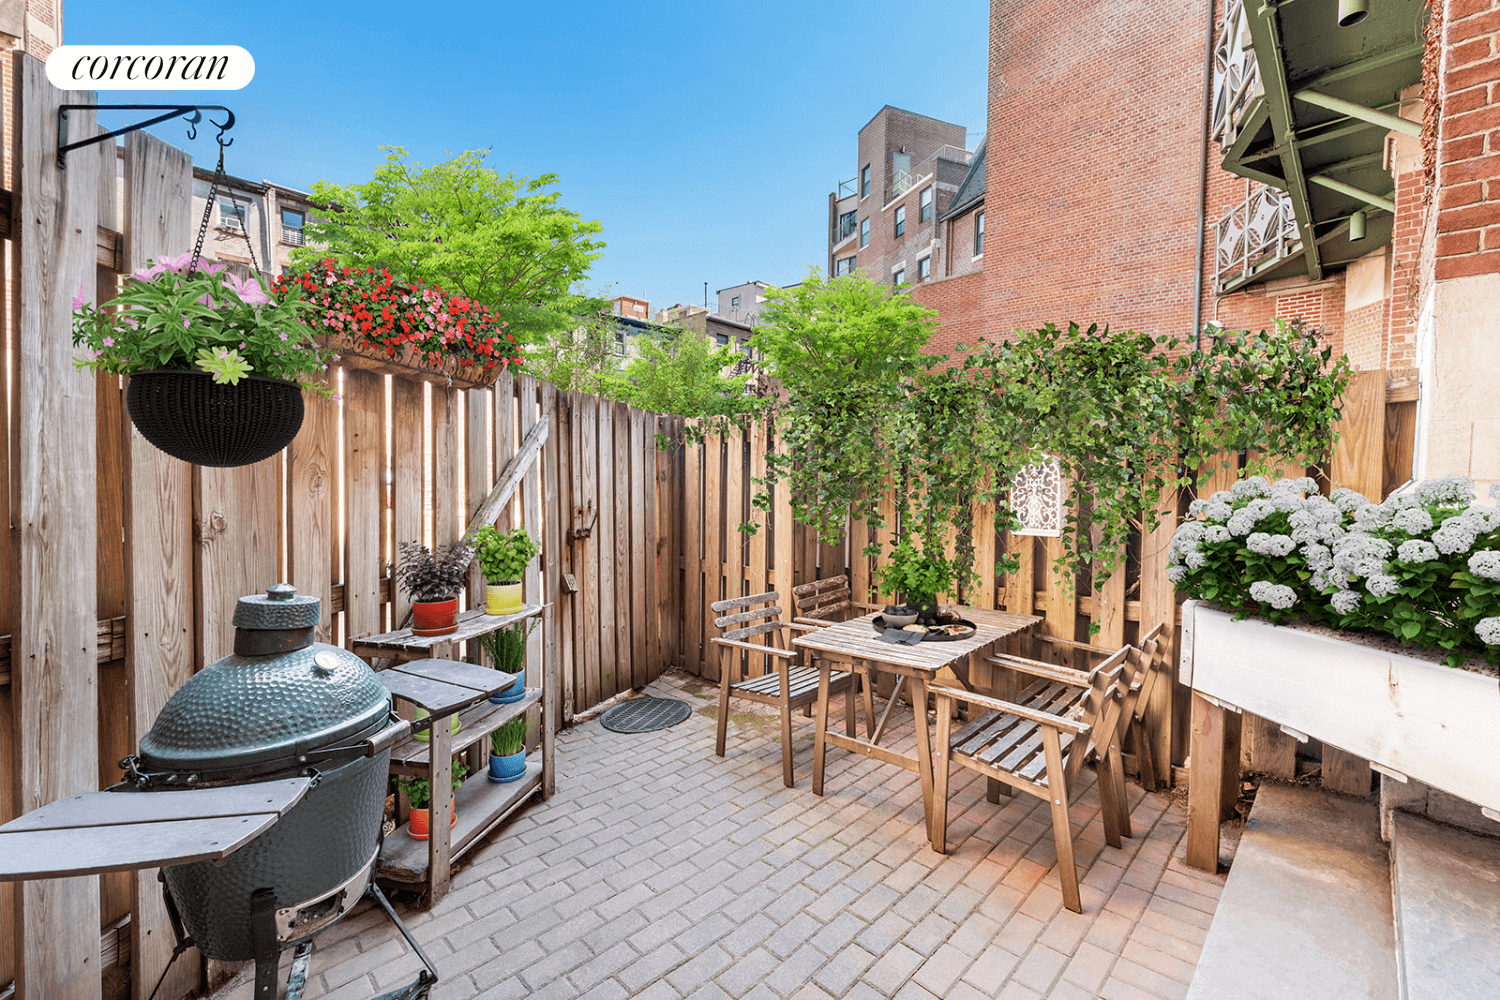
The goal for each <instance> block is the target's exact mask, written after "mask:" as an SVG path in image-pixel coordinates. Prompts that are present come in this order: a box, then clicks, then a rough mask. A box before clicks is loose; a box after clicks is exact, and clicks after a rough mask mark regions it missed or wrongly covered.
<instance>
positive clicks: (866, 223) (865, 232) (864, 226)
mask: <svg viewBox="0 0 1500 1000" xmlns="http://www.w3.org/2000/svg"><path fill="white" fill-rule="evenodd" d="M859 245H860V248H861V249H863V248H865V247H867V246H869V245H870V217H869V216H868V215H867V216H865V217H864V218H863V219H860V220H859Z"/></svg>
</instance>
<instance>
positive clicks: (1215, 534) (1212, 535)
mask: <svg viewBox="0 0 1500 1000" xmlns="http://www.w3.org/2000/svg"><path fill="white" fill-rule="evenodd" d="M1230 537H1231V536H1230V534H1229V529H1228V528H1226V527H1224V526H1223V525H1222V524H1215V525H1211V526H1210V527H1209V529H1208V530H1207V531H1205V532H1204V533H1203V541H1204V543H1212V542H1227V541H1229V539H1230Z"/></svg>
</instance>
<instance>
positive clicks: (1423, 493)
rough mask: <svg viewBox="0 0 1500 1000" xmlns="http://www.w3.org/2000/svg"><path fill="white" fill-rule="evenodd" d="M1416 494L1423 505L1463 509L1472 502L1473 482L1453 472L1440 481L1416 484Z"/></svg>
mask: <svg viewBox="0 0 1500 1000" xmlns="http://www.w3.org/2000/svg"><path fill="white" fill-rule="evenodd" d="M1416 494H1417V499H1418V500H1419V501H1420V502H1421V503H1424V504H1431V505H1436V506H1442V507H1464V506H1468V504H1470V503H1471V502H1473V500H1474V480H1472V479H1470V478H1469V477H1468V476H1464V475H1460V474H1459V473H1457V472H1454V473H1450V474H1448V475H1446V476H1444V477H1443V478H1442V479H1437V480H1428V481H1427V482H1425V483H1418V484H1417V490H1416Z"/></svg>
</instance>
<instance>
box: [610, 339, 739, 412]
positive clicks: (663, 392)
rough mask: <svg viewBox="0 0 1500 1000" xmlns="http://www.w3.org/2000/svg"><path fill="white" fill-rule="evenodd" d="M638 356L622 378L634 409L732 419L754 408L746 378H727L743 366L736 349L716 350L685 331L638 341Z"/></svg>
mask: <svg viewBox="0 0 1500 1000" xmlns="http://www.w3.org/2000/svg"><path fill="white" fill-rule="evenodd" d="M634 344H635V348H636V351H637V353H636V355H635V357H633V358H631V359H630V361H629V362H628V363H627V364H626V366H625V371H624V373H623V381H624V385H623V386H622V389H623V393H624V397H625V398H627V399H629V400H630V402H631V403H632V404H634V405H635V406H640V407H643V408H644V409H647V410H653V411H655V412H657V413H675V414H679V415H681V416H685V417H707V416H732V415H734V414H738V413H744V412H746V411H748V410H750V409H752V408H753V406H754V404H755V403H756V401H755V400H753V399H749V398H747V397H746V396H745V383H747V382H748V381H749V380H750V376H749V375H748V374H746V375H726V374H723V373H724V372H725V371H726V370H727V369H729V368H731V367H732V366H733V365H735V364H736V363H737V362H738V361H739V360H740V353H739V351H737V350H735V349H734V348H733V347H729V346H724V347H719V346H716V345H715V344H714V343H713V342H712V341H710V340H709V338H708V337H707V336H705V335H704V334H702V333H699V332H698V331H696V330H691V329H689V328H687V327H686V326H682V325H675V324H674V325H669V326H667V327H665V328H664V329H662V330H661V331H660V332H659V333H656V334H655V335H653V334H649V333H648V334H645V335H642V336H639V337H636V338H635V340H634Z"/></svg>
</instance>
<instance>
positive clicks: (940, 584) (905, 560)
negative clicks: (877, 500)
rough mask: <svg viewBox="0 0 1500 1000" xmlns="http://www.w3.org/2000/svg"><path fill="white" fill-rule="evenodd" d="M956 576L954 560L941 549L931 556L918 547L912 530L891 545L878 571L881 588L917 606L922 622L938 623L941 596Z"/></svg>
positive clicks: (920, 621) (917, 618)
mask: <svg viewBox="0 0 1500 1000" xmlns="http://www.w3.org/2000/svg"><path fill="white" fill-rule="evenodd" d="M954 576H955V568H954V565H953V563H952V562H951V561H950V560H949V559H948V558H947V557H946V556H945V555H943V554H942V553H941V552H940V553H939V554H937V555H930V554H928V553H927V552H926V551H924V550H923V549H921V548H919V547H918V546H917V543H916V539H915V538H914V534H913V533H908V534H906V535H904V536H903V537H902V538H901V540H900V541H899V542H897V543H896V545H895V546H893V547H892V549H891V553H890V555H889V556H888V557H887V558H886V560H885V562H884V563H882V565H881V567H880V571H879V580H880V588H881V589H882V590H885V591H889V592H891V593H894V594H899V595H900V596H901V598H902V600H903V601H904V602H905V605H906V607H907V608H908V609H910V608H915V609H916V610H917V617H916V621H917V623H918V624H922V625H930V624H934V623H935V622H936V620H937V599H938V596H939V595H941V594H946V593H948V592H949V591H950V590H951V589H952V588H953V584H954ZM896 613H897V614H899V612H896ZM908 613H909V612H908Z"/></svg>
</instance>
